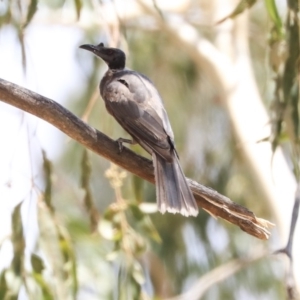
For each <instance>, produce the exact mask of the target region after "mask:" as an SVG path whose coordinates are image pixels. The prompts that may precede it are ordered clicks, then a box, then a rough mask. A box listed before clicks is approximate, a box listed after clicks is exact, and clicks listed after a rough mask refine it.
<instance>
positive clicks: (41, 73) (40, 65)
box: [0, 24, 84, 270]
mask: <svg viewBox="0 0 300 300" xmlns="http://www.w3.org/2000/svg"><path fill="white" fill-rule="evenodd" d="M81 37H82V33H81V31H80V30H79V29H78V28H77V29H75V28H74V27H68V26H56V25H53V26H49V25H43V24H41V25H39V24H35V25H33V26H29V27H28V29H27V30H26V35H25V47H26V54H27V69H26V72H24V69H23V67H22V60H21V49H20V45H19V42H18V39H17V36H16V33H15V31H14V30H13V29H12V28H10V27H9V26H7V27H5V28H3V29H1V30H0V78H2V79H5V80H8V81H11V82H13V83H15V84H18V85H20V86H22V87H25V88H28V89H30V90H32V91H35V92H37V93H39V94H41V95H43V96H46V97H49V98H50V99H54V100H55V101H57V102H59V103H60V104H62V105H64V106H67V101H66V98H67V96H68V95H70V93H76V90H78V89H80V82H81V81H82V80H83V76H84V74H83V72H82V70H81V68H80V66H79V65H78V63H77V61H76V56H77V55H78V51H80V50H79V49H78V45H79V43H80V39H81ZM0 140H1V141H2V142H1V147H0V243H1V242H2V241H4V243H3V245H2V247H1V250H0V270H1V269H2V268H3V267H5V266H7V265H9V263H10V258H11V257H12V253H11V250H12V247H11V243H10V242H9V241H7V240H6V239H5V238H6V237H8V236H9V234H10V232H11V222H10V220H11V212H12V210H13V208H14V207H15V205H16V204H18V203H20V202H21V201H23V205H22V218H23V221H24V225H25V231H26V240H27V244H28V247H27V252H28V253H30V250H31V249H32V248H33V247H34V244H35V237H36V234H37V226H36V195H37V194H36V193H34V192H33V190H32V180H34V182H35V185H36V186H37V187H38V188H42V184H43V183H42V182H39V181H38V180H39V179H38V177H40V176H39V174H40V173H41V172H42V169H41V163H42V157H41V150H42V149H44V150H45V151H46V153H47V156H48V157H49V158H50V159H51V160H53V159H55V158H57V157H58V156H59V154H60V152H61V150H62V147H63V144H64V142H65V141H66V136H65V135H64V134H63V133H61V132H60V131H58V130H57V129H55V128H54V127H53V126H52V125H50V124H48V123H46V122H44V121H42V120H39V119H38V118H36V117H34V116H32V115H30V114H27V113H23V112H22V111H20V110H19V109H16V108H14V107H12V106H9V105H8V104H5V103H3V102H0Z"/></svg>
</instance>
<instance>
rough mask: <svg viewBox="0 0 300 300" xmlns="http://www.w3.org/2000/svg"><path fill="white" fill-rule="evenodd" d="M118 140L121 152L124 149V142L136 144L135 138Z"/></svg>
mask: <svg viewBox="0 0 300 300" xmlns="http://www.w3.org/2000/svg"><path fill="white" fill-rule="evenodd" d="M116 142H117V143H118V145H119V153H121V152H122V151H123V147H124V146H123V143H126V144H130V145H134V144H136V141H134V140H129V139H123V138H118V139H117V140H116Z"/></svg>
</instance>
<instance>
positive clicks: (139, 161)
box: [0, 78, 273, 240]
mask: <svg viewBox="0 0 300 300" xmlns="http://www.w3.org/2000/svg"><path fill="white" fill-rule="evenodd" d="M0 100H1V101H3V102H5V103H7V104H10V105H12V106H14V107H17V108H19V109H21V110H23V111H25V112H28V113H30V114H32V115H35V116H36V117H38V118H40V119H43V120H45V121H47V122H48V123H50V124H52V125H53V126H55V127H56V128H58V129H59V130H61V131H62V132H64V133H65V134H66V135H68V136H69V137H71V138H72V139H74V140H76V141H77V142H78V143H80V144H82V145H83V146H85V147H86V148H88V149H90V150H92V151H94V152H95V153H97V154H99V155H101V156H103V157H105V158H106V159H108V160H109V161H111V162H113V163H115V164H116V165H118V166H120V167H122V168H124V169H126V170H127V171H129V172H131V173H133V174H135V175H137V176H139V177H141V178H143V179H145V180H147V181H149V182H151V183H154V175H153V166H152V162H151V161H150V160H148V159H146V158H144V157H142V156H140V155H137V154H135V153H134V152H132V151H131V150H129V149H128V148H124V150H123V151H122V153H121V154H120V153H119V147H118V144H117V143H116V142H115V141H113V140H112V139H110V138H109V137H107V136H106V135H105V134H103V133H101V132H99V131H98V130H96V129H95V128H92V127H90V126H89V125H88V124H86V123H85V122H83V121H82V120H80V119H79V118H78V117H76V116H75V115H74V114H72V113H71V112H70V111H69V110H67V109H66V108H64V107H63V106H61V105H60V104H58V103H57V102H55V101H53V100H51V99H48V98H46V97H43V96H42V95H39V94H37V93H35V92H33V91H30V90H28V89H25V88H22V87H20V86H18V85H16V84H13V83H11V82H8V81H6V80H3V79H1V78H0ZM188 182H189V184H190V187H191V189H192V191H193V193H194V196H195V199H196V201H197V204H198V206H199V207H201V208H203V209H204V210H205V211H207V212H208V213H210V214H211V215H212V216H214V217H220V218H222V219H224V220H227V221H228V222H230V223H232V224H235V225H237V226H239V227H240V228H241V229H242V230H243V231H245V232H247V233H248V234H250V235H253V236H255V237H257V238H259V239H263V240H266V239H268V238H269V236H270V232H269V231H268V228H270V227H272V226H273V224H272V223H270V222H269V221H267V220H264V219H261V218H257V217H256V216H255V215H254V213H253V212H251V211H249V210H248V209H247V208H245V207H243V206H241V205H238V204H236V203H234V202H232V201H231V200H230V199H229V198H227V197H225V196H223V195H221V194H219V193H218V192H216V191H215V190H213V189H211V188H209V187H206V186H204V185H201V184H199V183H197V182H195V181H193V180H191V179H188Z"/></svg>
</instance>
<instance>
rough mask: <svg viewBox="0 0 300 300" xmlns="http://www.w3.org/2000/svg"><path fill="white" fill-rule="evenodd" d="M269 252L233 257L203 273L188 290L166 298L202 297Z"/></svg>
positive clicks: (188, 299)
mask: <svg viewBox="0 0 300 300" xmlns="http://www.w3.org/2000/svg"><path fill="white" fill-rule="evenodd" d="M268 254H269V253H268V252H266V251H257V252H256V253H255V254H253V255H252V256H250V257H248V258H237V259H233V260H231V261H229V262H227V263H225V264H223V265H221V266H218V267H216V268H215V269H213V270H211V271H210V272H208V273H207V274H205V275H203V276H202V277H201V278H200V279H199V280H198V281H197V282H196V283H195V284H194V285H193V286H192V287H191V288H190V289H189V291H188V292H186V293H184V294H181V295H178V296H176V297H173V298H168V299H166V300H196V299H201V297H202V296H203V295H204V294H205V293H206V292H207V291H208V290H209V289H210V288H211V287H212V286H213V285H215V284H217V283H219V282H221V281H223V280H225V279H227V278H228V277H229V276H232V275H233V274H235V273H237V272H239V271H240V270H242V269H243V268H246V267H248V266H250V265H252V264H253V263H254V262H256V261H258V260H260V259H262V258H265V257H266V256H267V255H268Z"/></svg>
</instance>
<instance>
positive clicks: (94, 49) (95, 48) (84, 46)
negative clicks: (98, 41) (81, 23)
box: [79, 44, 99, 53]
mask: <svg viewBox="0 0 300 300" xmlns="http://www.w3.org/2000/svg"><path fill="white" fill-rule="evenodd" d="M79 48H81V49H85V50H88V51H91V52H94V53H95V52H96V51H97V50H99V49H98V48H97V46H94V45H89V44H85V45H81V46H79Z"/></svg>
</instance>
